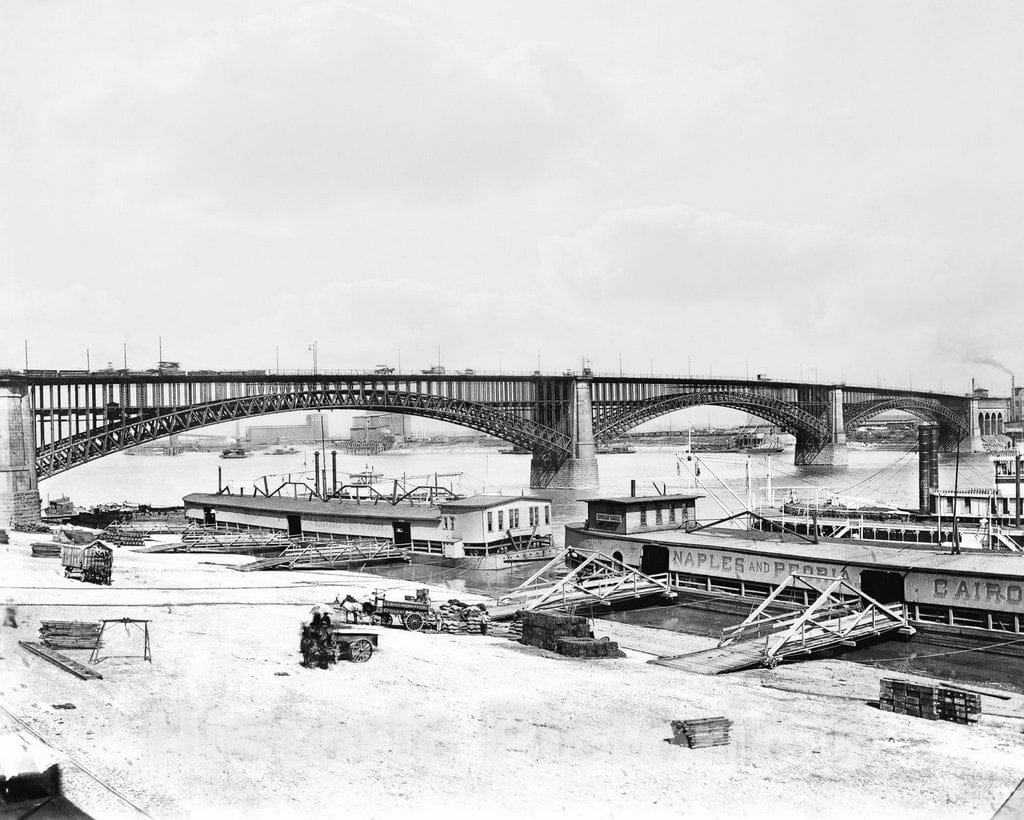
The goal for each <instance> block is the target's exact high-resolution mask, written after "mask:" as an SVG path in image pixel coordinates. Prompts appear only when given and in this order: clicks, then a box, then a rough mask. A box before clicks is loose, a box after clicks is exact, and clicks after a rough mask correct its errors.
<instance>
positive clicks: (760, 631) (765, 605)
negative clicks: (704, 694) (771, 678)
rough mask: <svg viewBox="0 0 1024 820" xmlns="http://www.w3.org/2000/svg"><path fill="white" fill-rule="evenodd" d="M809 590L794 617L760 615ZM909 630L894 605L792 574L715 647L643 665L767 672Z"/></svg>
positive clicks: (833, 582) (837, 583) (845, 585)
mask: <svg viewBox="0 0 1024 820" xmlns="http://www.w3.org/2000/svg"><path fill="white" fill-rule="evenodd" d="M808 588H809V589H811V590H813V591H814V592H816V593H817V597H816V598H815V599H814V600H813V601H811V603H809V604H808V605H807V606H802V607H800V608H799V609H798V610H797V611H795V612H793V611H789V612H785V613H783V614H781V615H767V614H766V612H767V611H768V609H770V608H771V607H772V605H773V604H777V602H778V601H779V599H780V598H781V597H783V596H784V595H786V592H787V590H792V589H808ZM913 633H914V628H913V627H912V626H911V625H910V623H909V621H908V620H907V616H906V613H905V612H904V609H903V607H902V606H901V605H899V604H893V605H886V604H882V603H879V602H878V601H876V600H875V599H874V598H872V597H871V596H869V595H866V594H864V593H863V592H861V591H860V590H859V589H856V588H855V587H853V586H851V585H850V583H849V582H847V581H845V580H843V579H842V578H834V579H828V578H821V577H819V576H816V575H801V574H799V573H794V574H793V575H791V576H790V577H789V578H788V579H787V580H786V582H785V583H783V584H780V585H779V586H778V587H777V588H776V589H775V590H774V591H773V592H772V594H771V595H769V596H768V597H767V598H766V599H765V600H764V601H763V602H762V603H761V605H760V606H758V607H757V609H755V610H754V611H753V612H752V613H750V615H749V616H747V618H746V619H745V620H744V621H743V622H742V623H741V624H738V625H736V626H731V627H727V628H726V629H723V630H722V639H721V640H720V641H719V642H718V646H716V647H713V648H712V649H704V650H701V651H699V652H688V653H686V654H685V655H666V656H663V657H659V658H656V659H654V660H651V661H648V663H652V664H655V665H657V666H667V667H670V668H672V669H682V670H684V671H687V672H697V673H699V674H703V675H718V674H721V673H723V672H736V671H739V670H741V669H750V668H752V667H755V666H766V667H768V668H772V667H774V666H776V665H777V664H778V663H780V662H781V661H784V660H789V659H793V658H799V657H806V656H808V655H812V654H815V653H819V652H825V651H834V650H841V649H843V648H849V647H853V646H856V645H857V644H858V643H859V642H861V641H866V640H870V639H875V638H878V637H881V636H884V635H895V634H900V635H904V636H909V635H912V634H913Z"/></svg>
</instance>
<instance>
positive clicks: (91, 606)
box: [0, 533, 1024, 818]
mask: <svg viewBox="0 0 1024 820" xmlns="http://www.w3.org/2000/svg"><path fill="white" fill-rule="evenodd" d="M30 538H31V537H30V536H24V535H20V534H17V533H15V534H13V538H12V541H13V543H12V544H11V545H10V546H7V547H0V578H2V579H3V583H4V586H3V587H0V602H3V601H5V600H7V599H12V600H14V601H16V602H18V603H19V609H18V614H19V620H20V628H19V629H17V630H13V629H0V655H3V658H2V659H0V703H2V704H3V706H4V707H5V708H6V709H8V710H10V711H11V712H12V713H13V714H15V715H16V716H17V717H19V718H21V719H22V720H24V721H26V722H28V723H29V724H30V725H31V726H32V727H33V728H34V729H35V730H36V731H37V732H38V733H39V734H40V735H42V736H43V737H44V738H45V739H46V740H47V741H48V742H49V743H51V744H52V745H53V746H55V747H57V748H58V749H61V750H63V751H64V752H66V753H68V754H70V755H71V756H72V757H73V758H74V759H75V760H77V761H78V762H80V763H81V764H82V765H83V766H85V767H86V768H88V769H89V770H90V771H92V772H93V773H94V774H95V775H96V776H97V777H99V778H101V779H102V780H104V781H105V782H107V783H109V784H110V785H112V786H113V787H115V788H116V789H117V790H118V791H120V792H122V793H123V794H125V795H126V796H127V797H129V798H130V799H131V800H132V801H134V802H136V803H137V804H138V805H140V806H142V807H143V808H144V809H146V811H147V812H149V813H150V814H152V815H153V816H160V817H184V816H211V815H213V814H214V813H216V815H217V816H228V817H241V816H243V815H245V816H247V817H298V816H317V817H321V816H327V817H330V816H343V815H344V816H346V817H352V816H365V817H371V816H372V817H409V816H422V817H431V816H441V813H442V812H444V815H443V816H445V817H463V816H475V817H482V816H486V817H488V818H494V817H523V816H533V817H548V816H553V815H557V816H561V817H578V816H587V817H588V818H592V817H601V818H604V817H622V818H629V817H636V816H638V815H642V816H646V817H678V816H680V815H682V814H689V815H691V816H713V817H736V816H748V817H764V816H782V815H785V816H787V817H820V816H822V815H823V814H825V815H828V816H841V817H858V818H862V817H865V816H872V817H896V816H898V817H904V818H905V817H921V818H935V817H979V818H982V817H984V818H988V817H991V815H992V813H993V812H994V811H995V810H996V809H997V808H998V807H999V806H1000V805H1001V804H1002V803H1003V801H1004V800H1005V799H1006V798H1007V796H1008V795H1009V794H1010V793H1011V792H1012V791H1013V789H1014V788H1015V787H1016V786H1017V784H1018V783H1019V782H1020V780H1021V778H1022V777H1024V735H1022V733H1021V732H1022V729H1024V696H1019V695H1014V696H1012V699H1011V700H1010V701H1008V702H1004V701H994V700H989V699H985V700H984V707H983V708H984V709H985V714H984V715H983V716H982V718H981V723H980V725H978V726H977V727H973V728H968V727H965V726H959V725H955V724H948V723H932V722H929V721H924V720H917V719H913V718H909V717H905V716H901V715H896V714H891V713H887V712H881V711H879V710H878V709H876V708H873V707H872V706H870V705H867V701H871V700H874V699H876V698H877V696H878V679H879V677H880V676H882V675H891V672H881V671H879V670H874V669H870V668H866V667H863V666H858V665H855V664H851V663H846V662H843V661H840V660H828V661H813V662H808V663H800V664H794V665H791V666H780V667H779V668H778V669H776V670H774V671H771V672H768V671H765V670H751V671H748V672H741V673H737V674H734V675H729V676H727V677H717V678H709V677H704V676H699V675H690V674H687V673H684V672H680V671H676V670H670V669H664V668H660V667H655V666H650V665H648V664H646V661H647V660H648V659H649V658H650V657H652V656H653V655H657V654H663V655H667V654H680V653H683V652H687V651H692V650H695V649H701V648H704V647H707V646H710V645H711V644H712V641H710V640H709V639H707V638H700V637H694V636H688V635H682V634H678V633H671V632H666V631H660V630H653V629H646V628H643V627H637V626H631V625H627V624H620V623H613V622H609V621H599V622H597V623H596V624H595V629H596V632H597V634H598V635H608V636H610V637H611V639H612V640H615V641H618V642H619V645H620V647H621V648H623V649H624V650H626V652H627V655H628V657H626V658H624V659H622V660H601V661H592V662H586V661H577V660H572V659H567V658H562V657H559V656H555V655H552V654H549V653H546V652H543V651H541V650H537V649H533V648H528V647H523V646H520V645H519V644H515V643H511V642H509V641H506V640H503V639H499V638H494V637H481V636H469V635H463V636H455V635H435V634H430V633H422V634H416V633H409V632H405V631H402V630H397V629H392V630H389V629H382V630H380V632H381V637H380V651H379V652H378V653H377V654H375V655H374V656H373V658H372V659H371V660H370V661H369V662H368V663H365V664H358V665H356V664H351V663H344V662H343V663H339V664H338V665H337V666H335V667H332V668H331V669H330V670H326V671H323V670H306V669H303V668H301V667H299V665H298V660H299V657H298V652H297V646H298V637H299V632H298V624H299V620H300V619H301V618H302V617H303V616H305V615H306V614H307V613H308V611H309V607H310V605H312V604H313V603H316V602H318V601H321V600H331V599H333V598H334V597H335V595H336V594H339V593H341V594H342V595H344V593H345V591H351V592H353V593H359V592H362V591H365V590H368V589H373V588H374V587H375V586H378V587H385V586H387V587H400V586H405V587H408V588H413V587H414V586H415V585H406V584H402V582H396V581H393V580H386V579H375V578H373V577H372V576H366V575H358V574H354V573H347V572H333V573H312V572H289V573H276V572H272V571H269V572H266V573H258V574H257V573H253V574H246V575H242V574H239V573H237V572H234V571H232V570H230V569H227V568H225V567H224V566H218V565H216V564H208V563H204V562H205V561H211V560H212V561H215V562H217V563H220V562H223V563H230V562H232V561H234V560H235V559H233V558H231V557H228V556H199V555H161V554H140V553H131V552H126V551H125V550H123V549H121V550H118V551H117V552H116V553H115V558H114V585H113V586H112V587H95V586H92V585H87V584H82V583H80V582H77V581H70V580H66V579H64V578H63V576H62V575H61V574H60V571H59V562H58V561H56V560H54V559H43V558H31V557H29V547H28V542H29V540H30ZM246 560H249V559H247V558H241V557H240V558H238V559H237V561H238V562H243V561H246ZM254 576H255V577H254ZM22 587H27V588H22ZM434 594H435V595H436V596H438V597H440V596H442V595H444V596H445V597H452V594H453V593H452V592H451V591H443V592H442V591H440V590H438V591H435V593H434ZM461 597H465V598H471V596H461ZM122 615H127V616H129V617H136V618H151V619H152V621H153V623H152V624H151V625H150V626H151V634H152V645H153V663H152V664H149V663H146V662H144V661H142V660H141V659H127V660H109V661H104V662H102V664H101V670H102V672H103V675H104V678H103V680H101V681H80V680H78V679H77V678H74V677H72V676H71V675H68V674H66V673H64V672H62V671H60V670H59V669H57V668H56V667H53V666H51V665H50V664H47V663H45V662H43V661H41V660H38V659H35V658H34V657H31V656H28V655H26V653H24V652H23V651H22V650H21V649H20V648H19V647H18V646H17V643H16V641H17V639H18V638H21V639H27V638H30V637H31V636H34V635H35V634H36V630H37V628H38V626H39V621H40V620H41V619H44V618H45V619H51V618H55V619H56V618H67V619H79V620H89V619H97V618H101V617H107V618H116V617H120V616H122ZM132 638H133V639H135V640H137V636H132ZM118 640H120V638H119V637H118V636H117V635H116V634H115V635H114V636H112V638H111V644H110V646H111V649H113V648H114V647H115V646H121V644H118V643H116V641H118ZM125 641H127V638H125ZM123 646H124V647H125V648H129V647H130V648H134V649H137V648H138V647H137V646H136V645H135V644H128V643H127V642H126V643H125V644H123ZM69 654H74V653H73V652H69ZM282 673H287V674H282ZM55 703H56V704H64V703H73V704H75V706H76V707H77V708H76V709H74V710H64V709H61V710H57V709H54V708H53V706H52V704H55ZM992 712H998V713H999V714H998V715H995V714H992ZM714 715H725V716H727V717H728V718H730V719H732V720H733V721H734V723H733V727H732V744H731V745H729V746H724V747H716V748H713V749H702V750H696V751H695V750H689V749H685V748H681V747H678V746H672V745H670V744H668V743H666V742H664V741H665V739H666V738H669V737H670V736H671V730H670V725H669V724H670V722H671V721H672V720H678V719H684V718H693V717H707V716H714ZM2 717H3V715H2V714H0V718H2ZM77 782H78V779H75V778H72V782H71V783H70V784H69V789H70V790H72V793H71V794H69V796H70V797H71V799H72V800H74V801H75V802H78V803H80V805H81V806H82V808H83V809H85V810H86V811H90V810H92V811H95V812H96V814H97V815H98V816H103V817H108V816H117V814H118V813H119V812H118V811H115V810H114V809H112V808H111V804H110V802H109V801H110V798H109V795H108V796H107V797H106V798H103V797H102V795H99V794H98V793H94V792H98V790H96V789H92V790H90V789H88V788H85V787H81V788H80V787H78V786H77V785H75V784H76V783H77ZM101 799H106V800H107V801H108V802H107V803H101V802H100V801H101ZM127 814H128V812H127V811H125V815H126V816H127Z"/></svg>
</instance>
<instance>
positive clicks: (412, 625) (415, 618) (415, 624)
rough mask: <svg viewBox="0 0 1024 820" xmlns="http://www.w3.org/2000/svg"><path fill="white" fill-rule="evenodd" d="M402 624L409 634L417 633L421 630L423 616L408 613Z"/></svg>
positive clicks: (416, 613)
mask: <svg viewBox="0 0 1024 820" xmlns="http://www.w3.org/2000/svg"><path fill="white" fill-rule="evenodd" d="M403 623H404V624H405V628H406V629H408V630H409V631H410V632H419V631H420V630H421V629H422V628H423V616H422V615H420V613H418V612H410V613H409V614H408V615H406V616H405V618H404V620H403Z"/></svg>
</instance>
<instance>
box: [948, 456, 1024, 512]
mask: <svg viewBox="0 0 1024 820" xmlns="http://www.w3.org/2000/svg"><path fill="white" fill-rule="evenodd" d="M992 463H993V467H994V470H995V480H994V483H993V486H991V487H961V488H960V489H959V490H957V491H956V492H954V491H953V490H952V489H936V488H931V489H930V491H929V494H930V496H931V513H932V514H933V515H941V516H942V517H943V518H945V517H951V516H952V515H953V513H954V511H955V512H956V515H957V517H958V518H962V519H964V520H967V521H970V520H981V519H990V520H994V521H997V522H999V523H1001V524H1005V525H1009V524H1013V523H1014V522H1015V520H1016V518H1017V515H1018V512H1020V513H1021V515H1022V517H1024V503H1022V500H1021V495H1020V494H1019V493H1018V488H1019V487H1022V486H1024V466H1022V467H1021V470H1022V473H1021V475H1020V477H1019V478H1018V476H1017V465H1018V459H1017V457H1016V456H1013V455H1000V456H995V457H994V458H993V459H992ZM1018 508H1020V510H1018Z"/></svg>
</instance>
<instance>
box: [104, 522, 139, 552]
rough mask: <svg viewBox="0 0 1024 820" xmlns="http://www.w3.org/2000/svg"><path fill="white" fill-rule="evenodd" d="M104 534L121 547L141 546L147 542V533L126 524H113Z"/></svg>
mask: <svg viewBox="0 0 1024 820" xmlns="http://www.w3.org/2000/svg"><path fill="white" fill-rule="evenodd" d="M103 535H104V538H108V539H110V541H112V542H113V543H115V544H117V546H119V547H141V546H142V545H143V544H145V543H146V533H144V532H142V531H141V530H138V529H135V528H134V527H132V526H130V525H125V524H111V525H110V526H109V527H107V529H106V530H105V531H104V533H103Z"/></svg>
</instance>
